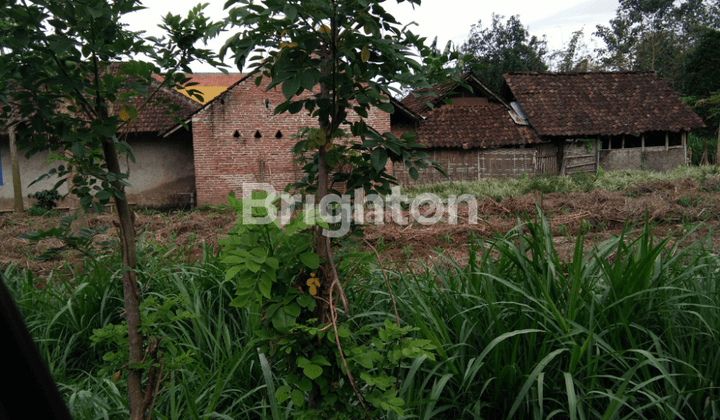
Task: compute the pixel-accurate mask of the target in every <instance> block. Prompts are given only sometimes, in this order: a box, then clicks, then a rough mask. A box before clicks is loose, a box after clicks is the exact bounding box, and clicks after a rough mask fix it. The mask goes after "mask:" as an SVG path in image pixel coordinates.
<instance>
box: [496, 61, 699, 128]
mask: <svg viewBox="0 0 720 420" xmlns="http://www.w3.org/2000/svg"><path fill="white" fill-rule="evenodd" d="M505 83H506V84H507V87H508V88H509V90H510V92H511V93H512V95H513V96H514V97H515V100H516V101H517V102H518V103H519V104H520V106H521V107H522V110H523V112H524V113H525V115H526V116H527V118H528V120H529V121H530V123H531V124H532V125H533V127H534V128H535V130H536V131H537V132H538V134H539V135H541V136H561V137H566V136H597V135H620V134H637V133H642V132H646V131H671V132H678V131H690V130H693V129H695V128H701V127H704V123H703V122H702V120H701V119H700V117H698V116H697V115H696V114H695V113H694V112H693V111H692V110H691V109H690V108H689V107H688V106H687V105H685V104H684V103H683V102H682V101H681V100H680V98H679V97H678V96H677V94H675V92H674V91H673V90H672V89H670V87H669V86H668V85H667V84H666V83H665V82H664V81H663V80H662V79H661V78H660V77H658V75H657V74H655V73H637V72H614V73H610V72H592V73H509V74H506V75H505Z"/></svg>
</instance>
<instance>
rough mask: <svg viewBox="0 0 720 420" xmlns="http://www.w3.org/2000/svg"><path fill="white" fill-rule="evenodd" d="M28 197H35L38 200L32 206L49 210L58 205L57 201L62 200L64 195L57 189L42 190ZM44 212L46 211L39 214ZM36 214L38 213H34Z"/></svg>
mask: <svg viewBox="0 0 720 420" xmlns="http://www.w3.org/2000/svg"><path fill="white" fill-rule="evenodd" d="M28 198H34V199H35V200H37V201H36V202H35V203H34V204H33V205H32V207H31V208H33V207H34V208H36V209H42V210H46V211H47V210H52V209H54V208H55V207H57V203H56V201H58V200H60V199H61V198H62V196H61V195H60V193H59V192H57V190H42V191H38V192H36V193H33V194H28ZM36 213H37V212H36ZM44 213H45V212H42V213H39V214H37V215H42V214H44ZM35 215H36V214H33V216H35Z"/></svg>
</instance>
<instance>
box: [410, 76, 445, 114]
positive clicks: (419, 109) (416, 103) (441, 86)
mask: <svg viewBox="0 0 720 420" xmlns="http://www.w3.org/2000/svg"><path fill="white" fill-rule="evenodd" d="M455 86H457V84H456V83H455V82H453V81H452V80H448V81H445V82H441V83H438V84H436V85H435V86H433V87H431V88H426V89H418V90H416V91H415V92H414V93H415V94H417V95H419V97H415V95H413V94H412V93H411V94H409V95H407V96H406V97H405V98H403V100H401V101H400V103H401V104H403V105H404V106H405V107H406V108H408V109H409V110H411V111H412V112H414V113H416V114H419V115H420V114H424V113H426V112H428V111H430V110H431V109H432V108H431V107H429V106H428V105H427V104H426V103H425V102H423V100H425V101H427V102H430V103H431V104H433V105H436V104H437V103H438V102H440V101H441V100H442V96H443V95H445V94H446V93H448V92H449V91H451V90H452V89H454V88H455ZM423 93H435V94H436V95H437V96H434V95H428V94H425V95H423Z"/></svg>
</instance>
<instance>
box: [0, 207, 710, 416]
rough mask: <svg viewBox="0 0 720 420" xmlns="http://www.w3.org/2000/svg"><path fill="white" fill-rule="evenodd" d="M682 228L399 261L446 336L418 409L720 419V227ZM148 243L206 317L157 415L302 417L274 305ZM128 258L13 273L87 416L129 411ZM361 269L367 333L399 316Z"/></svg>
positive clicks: (33, 326) (359, 296) (503, 243)
mask: <svg viewBox="0 0 720 420" xmlns="http://www.w3.org/2000/svg"><path fill="white" fill-rule="evenodd" d="M679 239H680V238H664V239H656V238H654V237H653V234H652V232H651V230H650V229H649V228H648V227H643V226H640V227H639V228H638V229H635V230H632V231H631V230H628V231H627V232H625V233H623V234H622V235H620V236H618V237H616V238H613V239H611V240H608V241H607V242H604V243H602V244H600V245H597V246H595V247H593V248H592V249H585V248H584V241H583V238H582V237H579V238H578V240H577V243H576V246H575V250H574V255H572V256H571V257H570V258H568V259H563V258H561V257H560V255H559V254H558V252H557V250H556V249H555V244H554V242H553V238H552V236H551V234H550V231H549V228H548V225H547V222H546V221H545V220H544V219H543V218H542V216H539V219H537V220H533V221H524V222H523V223H520V224H518V227H517V228H516V229H515V230H513V231H512V232H510V233H508V234H507V235H505V236H502V237H497V238H495V239H491V240H487V239H476V240H473V241H471V243H470V247H469V252H468V253H469V262H468V263H467V264H465V265H461V264H459V263H457V262H455V261H453V260H451V259H449V258H447V257H443V256H440V260H441V261H442V262H441V263H436V264H435V265H434V266H426V267H425V268H424V269H422V270H415V271H414V272H413V271H408V270H405V271H402V272H400V271H398V272H392V271H389V272H388V274H389V275H390V277H391V280H392V283H393V288H394V289H395V290H394V292H395V298H396V300H397V304H398V310H399V316H400V317H401V320H402V322H403V323H404V324H410V325H414V326H416V327H417V328H418V329H417V330H416V331H415V334H416V336H417V337H418V338H422V339H428V340H431V341H432V342H433V343H434V344H435V345H436V346H437V350H436V353H437V357H436V360H435V361H432V360H429V359H427V358H422V359H418V360H416V361H415V363H414V364H413V365H412V366H410V367H409V368H406V369H404V370H403V371H402V372H401V376H402V379H401V382H400V395H401V396H402V397H403V398H404V399H405V401H406V406H405V408H406V410H405V414H406V415H405V417H404V418H408V419H410V418H412V419H481V418H483V419H486V418H490V419H494V418H498V419H500V418H503V419H511V418H512V419H515V418H528V419H549V418H557V419H561V418H562V419H625V418H627V419H630V418H633V419H670V418H673V419H680V418H684V419H701V418H702V419H710V418H720V389H719V388H718V381H719V379H720V345H718V343H719V340H718V338H719V337H718V335H719V334H720V286H719V285H718V281H720V280H719V278H720V274H718V271H719V270H720V257H718V256H717V255H716V254H715V253H714V252H713V250H712V248H711V244H710V242H709V240H704V241H700V242H696V243H694V244H692V245H689V246H680V245H679V244H680V243H681V241H680V240H679ZM145 249H146V251H145V252H144V253H142V254H141V256H140V264H139V271H140V273H139V278H140V281H141V286H142V287H143V288H144V287H145V286H146V285H147V286H148V289H147V290H146V291H145V293H147V294H154V295H157V296H159V297H167V296H187V299H186V300H185V302H184V303H183V304H182V305H183V306H182V307H181V308H179V309H181V310H188V311H190V312H192V313H195V314H198V315H199V317H197V318H193V319H189V320H185V321H184V322H183V323H181V324H178V325H176V326H175V327H173V330H172V331H168V335H169V336H172V337H174V339H175V345H176V346H177V347H178V348H179V349H181V350H191V351H192V353H193V361H192V362H191V363H188V364H186V365H183V366H182V367H181V368H179V369H177V370H175V371H173V372H170V374H169V376H168V377H167V379H166V381H165V383H164V386H165V388H164V390H163V391H162V392H161V393H160V396H159V398H158V401H157V406H156V408H155V414H156V417H157V418H159V419H195V418H218V419H270V418H272V419H277V418H292V413H293V408H292V407H291V406H285V407H279V406H278V405H277V404H276V402H275V400H274V393H273V392H272V391H271V390H272V389H273V387H276V386H278V385H280V383H279V382H276V381H277V379H275V378H273V377H272V374H271V371H270V370H269V366H270V365H271V363H272V360H267V359H263V358H261V357H259V356H258V354H257V352H256V349H255V346H254V345H253V342H252V335H251V334H252V325H253V323H255V322H257V317H258V315H257V314H251V313H249V312H247V311H244V310H236V309H235V308H231V307H230V306H229V302H230V301H231V300H232V298H233V296H234V292H235V291H234V286H233V285H232V284H231V283H229V282H225V281H224V270H223V267H222V266H221V264H219V262H218V261H217V260H216V258H215V256H214V255H212V254H207V253H206V254H205V256H204V258H203V260H202V261H199V262H195V263H189V262H187V261H184V260H182V259H181V258H180V257H177V256H178V255H182V254H183V252H177V250H175V251H173V252H170V251H171V250H170V249H166V248H155V249H153V248H152V247H149V248H145ZM118 267H119V262H118V261H117V258H116V257H113V256H111V257H108V258H107V259H105V260H88V261H85V263H84V265H82V266H81V267H78V268H77V269H75V271H74V272H73V273H72V278H70V277H63V276H61V275H59V274H55V275H52V276H51V277H50V279H49V280H48V287H46V288H44V289H43V288H37V287H36V283H37V282H38V281H39V279H37V278H35V277H33V276H32V275H31V274H29V273H27V272H23V271H20V270H18V269H17V268H9V269H7V270H6V272H5V277H6V278H7V279H8V280H7V282H8V286H9V288H10V289H11V290H12V292H13V295H14V298H15V300H16V302H17V304H18V306H19V307H20V309H21V312H22V313H23V314H24V316H25V319H26V322H27V324H28V326H29V328H30V330H31V332H32V334H33V336H34V337H35V339H36V340H37V343H38V347H39V348H40V350H41V353H42V355H43V357H44V358H45V360H46V361H47V363H48V365H49V366H50V368H51V371H52V373H53V374H54V376H55V378H56V381H57V382H58V383H59V385H58V386H59V389H60V390H61V392H62V393H63V394H64V396H65V398H66V401H67V402H68V405H69V407H70V409H71V411H72V413H73V415H74V416H75V418H76V419H96V418H107V419H116V418H117V419H121V418H127V407H126V404H127V403H126V393H125V392H126V389H125V384H124V381H123V380H120V381H117V382H115V381H113V378H112V372H104V371H103V368H104V366H103V361H102V353H103V351H104V349H102V348H98V347H91V345H90V344H91V343H90V340H89V335H90V334H91V333H92V329H94V328H100V327H101V326H103V325H105V323H108V322H115V323H117V322H118V321H119V320H121V318H122V317H121V314H122V301H121V298H122V294H121V293H122V292H121V288H120V285H119V284H118V283H119V281H118V280H117V269H118ZM360 271H362V272H363V280H362V281H360V282H357V283H355V284H353V283H349V284H348V285H347V286H346V293H347V296H348V300H349V301H350V304H351V305H350V312H349V315H350V317H349V318H348V319H347V320H346V321H344V322H345V323H346V324H347V325H348V326H349V327H350V329H351V330H352V329H353V328H354V327H360V326H366V325H370V326H373V325H375V326H378V327H380V326H382V324H383V322H384V320H385V319H386V318H388V317H394V314H393V311H392V309H391V308H392V306H391V301H390V296H389V293H388V291H387V289H386V288H385V284H384V280H383V275H382V273H381V271H380V267H379V266H377V265H375V266H370V267H369V268H367V269H363V270H360ZM387 416H388V417H387V418H392V419H396V418H398V417H397V416H396V415H395V414H394V413H390V414H388V415H387Z"/></svg>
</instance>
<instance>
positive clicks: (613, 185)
mask: <svg viewBox="0 0 720 420" xmlns="http://www.w3.org/2000/svg"><path fill="white" fill-rule="evenodd" d="M718 176H720V167H717V166H689V167H685V166H679V167H677V168H675V169H673V170H672V171H669V172H667V173H660V172H649V171H643V170H632V171H608V172H605V173H603V174H600V175H595V174H576V175H571V176H547V175H543V176H534V177H527V178H522V179H484V180H481V181H472V182H467V181H462V182H443V183H438V184H431V185H418V186H415V187H410V188H406V189H403V194H406V195H408V196H409V197H410V198H413V197H416V196H418V195H420V194H423V193H432V194H435V195H437V196H439V197H440V198H447V197H448V196H450V195H455V196H458V197H459V196H461V195H463V194H470V195H472V196H474V197H476V198H480V197H490V198H492V199H494V200H496V201H501V200H503V199H505V198H507V197H513V196H520V195H523V194H527V193H530V192H533V191H538V192H541V193H544V194H547V193H571V192H589V191H593V190H605V191H622V190H624V189H625V188H628V187H629V186H632V185H634V184H637V183H640V182H645V181H654V180H678V179H686V178H693V179H696V180H698V181H700V182H704V181H706V180H708V179H710V178H716V177H718Z"/></svg>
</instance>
